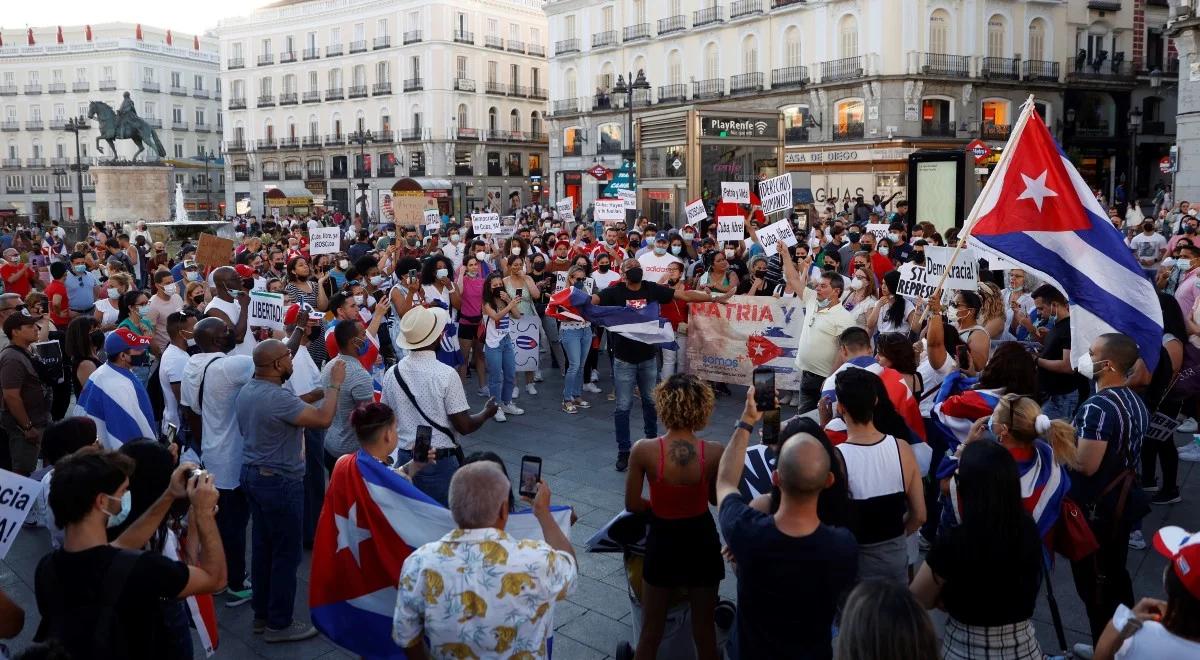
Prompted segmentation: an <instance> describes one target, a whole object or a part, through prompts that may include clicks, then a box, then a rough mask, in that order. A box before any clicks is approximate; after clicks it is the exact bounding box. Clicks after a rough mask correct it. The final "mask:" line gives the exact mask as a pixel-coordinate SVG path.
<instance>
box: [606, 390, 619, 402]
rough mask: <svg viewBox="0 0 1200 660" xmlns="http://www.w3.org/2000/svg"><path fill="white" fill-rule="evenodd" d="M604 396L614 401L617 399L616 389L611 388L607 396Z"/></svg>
mask: <svg viewBox="0 0 1200 660" xmlns="http://www.w3.org/2000/svg"><path fill="white" fill-rule="evenodd" d="M604 398H606V399H608V400H609V401H616V400H617V391H616V390H613V391H611V392H609V393H608V396H606V397H604Z"/></svg>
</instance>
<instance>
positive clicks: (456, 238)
mask: <svg viewBox="0 0 1200 660" xmlns="http://www.w3.org/2000/svg"><path fill="white" fill-rule="evenodd" d="M460 240H462V237H460V236H459V235H458V234H450V242H451V243H457V242H459V241H460Z"/></svg>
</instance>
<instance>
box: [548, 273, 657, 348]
mask: <svg viewBox="0 0 1200 660" xmlns="http://www.w3.org/2000/svg"><path fill="white" fill-rule="evenodd" d="M636 302H639V303H644V304H641V305H640V306H638V307H634V306H627V307H618V306H616V305H593V304H592V295H591V294H590V293H588V292H586V291H583V290H580V289H576V288H575V287H567V288H565V289H563V290H562V291H559V292H558V293H556V294H554V295H553V296H550V301H549V303H548V304H547V306H546V313H547V314H549V315H550V316H552V317H554V318H556V319H558V320H560V321H588V322H590V323H595V324H596V325H599V326H600V327H602V328H607V329H608V331H609V332H614V333H616V334H618V335H621V336H622V337H625V338H627V339H632V340H634V341H640V342H643V343H646V344H651V345H654V346H659V347H662V348H667V349H671V350H675V349H677V348H679V345H678V344H676V343H675V329H674V328H673V327H671V322H670V321H668V320H666V319H664V318H662V316H661V315H660V314H659V305H658V303H656V302H653V301H649V300H645V301H636Z"/></svg>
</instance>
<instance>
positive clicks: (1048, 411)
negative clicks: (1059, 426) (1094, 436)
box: [1042, 392, 1079, 424]
mask: <svg viewBox="0 0 1200 660" xmlns="http://www.w3.org/2000/svg"><path fill="white" fill-rule="evenodd" d="M1078 406H1079V392H1067V393H1066V394H1053V395H1051V396H1050V398H1048V399H1046V403H1043V404H1042V414H1043V415H1045V416H1047V417H1049V418H1050V419H1065V420H1067V423H1068V424H1070V423H1071V420H1072V419H1073V418H1074V416H1075V408H1077V407H1078Z"/></svg>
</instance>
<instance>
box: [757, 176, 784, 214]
mask: <svg viewBox="0 0 1200 660" xmlns="http://www.w3.org/2000/svg"><path fill="white" fill-rule="evenodd" d="M758 198H759V199H760V200H762V212H763V213H766V214H770V213H776V212H778V211H784V210H787V209H790V208H792V175H791V174H780V175H779V176H777V177H772V178H770V179H767V180H765V181H759V182H758Z"/></svg>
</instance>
